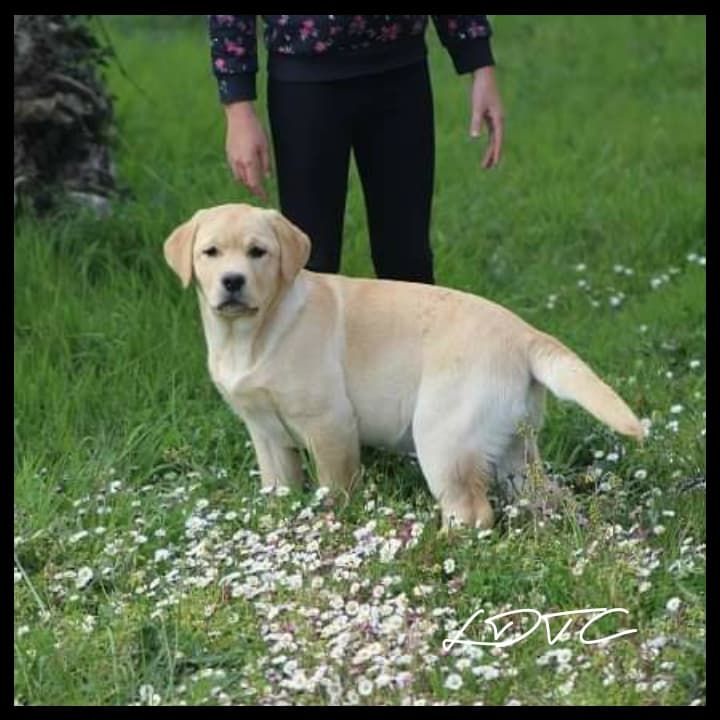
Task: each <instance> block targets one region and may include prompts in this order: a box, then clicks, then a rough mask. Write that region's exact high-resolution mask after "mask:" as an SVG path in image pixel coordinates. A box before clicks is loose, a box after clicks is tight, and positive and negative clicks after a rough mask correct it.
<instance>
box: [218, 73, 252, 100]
mask: <svg viewBox="0 0 720 720" xmlns="http://www.w3.org/2000/svg"><path fill="white" fill-rule="evenodd" d="M217 80H218V91H219V93H220V102H221V103H222V104H223V105H229V104H230V103H234V102H241V101H243V100H255V98H257V91H256V86H255V73H239V74H237V75H218V76H217Z"/></svg>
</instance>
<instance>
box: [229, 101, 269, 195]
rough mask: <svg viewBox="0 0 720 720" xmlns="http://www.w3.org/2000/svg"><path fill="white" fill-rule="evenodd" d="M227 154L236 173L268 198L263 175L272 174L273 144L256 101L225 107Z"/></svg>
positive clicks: (248, 187)
mask: <svg viewBox="0 0 720 720" xmlns="http://www.w3.org/2000/svg"><path fill="white" fill-rule="evenodd" d="M225 115H226V118H227V136H226V139H225V153H226V155H227V160H228V164H229V165H230V170H231V171H232V174H233V176H234V177H235V179H236V180H237V181H238V182H241V183H242V184H243V185H245V187H247V189H248V190H250V192H251V193H252V194H253V195H255V196H257V197H259V198H260V199H262V200H267V193H266V192H265V187H264V185H263V177H265V178H268V177H270V146H269V144H268V139H267V135H266V134H265V130H263V126H262V124H261V123H260V120H259V119H258V117H257V115H256V114H255V110H254V109H253V105H252V102H249V101H244V102H237V103H231V104H230V105H226V106H225Z"/></svg>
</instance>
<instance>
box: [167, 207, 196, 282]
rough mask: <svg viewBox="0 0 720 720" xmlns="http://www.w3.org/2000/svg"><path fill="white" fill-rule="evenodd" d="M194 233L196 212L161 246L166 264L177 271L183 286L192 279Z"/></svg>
mask: <svg viewBox="0 0 720 720" xmlns="http://www.w3.org/2000/svg"><path fill="white" fill-rule="evenodd" d="M196 233H197V213H195V215H193V217H192V218H191V219H190V220H188V221H187V222H185V223H183V224H182V225H180V226H179V227H176V228H175V230H173V231H172V233H171V234H170V237H168V239H167V240H166V241H165V245H164V247H163V251H164V253H165V260H166V261H167V264H168V265H169V266H170V267H171V268H172V269H173V270H174V271H175V272H176V273H177V275H178V277H179V278H180V280H181V282H182V284H183V287H185V288H186V287H187V286H188V285H189V284H190V280H191V279H192V252H193V244H194V242H195V234H196Z"/></svg>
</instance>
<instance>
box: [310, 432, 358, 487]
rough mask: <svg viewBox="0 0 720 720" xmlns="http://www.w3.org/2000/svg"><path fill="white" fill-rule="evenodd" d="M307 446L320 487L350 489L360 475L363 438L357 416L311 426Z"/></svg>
mask: <svg viewBox="0 0 720 720" xmlns="http://www.w3.org/2000/svg"><path fill="white" fill-rule="evenodd" d="M307 446H308V450H309V451H310V455H311V457H312V460H313V463H314V466H315V467H314V468H313V470H314V474H315V475H316V479H317V482H318V484H319V485H320V486H321V487H327V488H329V489H330V490H331V491H333V492H336V491H337V492H340V493H349V492H350V491H351V490H352V488H353V486H354V484H355V483H356V482H357V480H358V479H359V477H360V439H359V437H358V432H357V428H356V425H355V421H354V419H345V420H344V421H341V420H338V422H337V423H332V424H330V423H327V424H325V423H323V424H315V425H313V426H312V427H310V428H308V432H307Z"/></svg>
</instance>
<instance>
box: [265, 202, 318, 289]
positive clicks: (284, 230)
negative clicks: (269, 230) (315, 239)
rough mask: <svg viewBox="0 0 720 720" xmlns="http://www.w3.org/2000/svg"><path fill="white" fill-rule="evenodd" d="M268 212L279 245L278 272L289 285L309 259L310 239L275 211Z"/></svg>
mask: <svg viewBox="0 0 720 720" xmlns="http://www.w3.org/2000/svg"><path fill="white" fill-rule="evenodd" d="M268 212H269V213H270V222H271V223H272V226H273V229H274V230H275V234H276V235H277V239H278V241H279V243H280V272H281V273H282V276H283V279H284V280H285V281H286V282H288V283H291V282H292V281H293V280H294V279H295V276H296V275H297V274H298V273H299V272H300V270H302V268H303V267H305V263H306V262H307V261H308V258H309V257H310V238H309V237H308V236H307V235H306V234H305V233H304V232H303V231H302V230H301V229H300V228H299V227H298V226H297V225H293V223H291V222H290V221H289V220H288V219H287V218H286V217H285V216H283V215H282V214H281V213H279V212H278V211H277V210H269V211H268Z"/></svg>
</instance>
